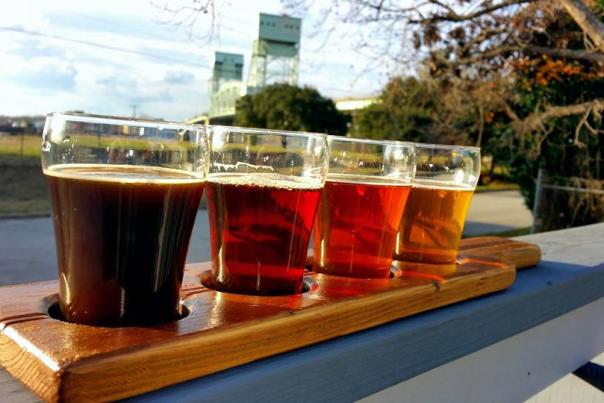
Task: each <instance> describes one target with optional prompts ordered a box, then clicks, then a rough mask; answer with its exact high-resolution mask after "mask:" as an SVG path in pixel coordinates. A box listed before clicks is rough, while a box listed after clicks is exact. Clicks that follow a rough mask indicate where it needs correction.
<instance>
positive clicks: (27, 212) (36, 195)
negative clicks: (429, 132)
mask: <svg viewBox="0 0 604 403" xmlns="http://www.w3.org/2000/svg"><path fill="white" fill-rule="evenodd" d="M90 141H91V142H93V143H95V145H96V142H97V141H98V139H97V137H96V136H91V137H90ZM130 145H132V144H130ZM40 152H41V137H40V135H38V134H36V135H24V136H21V135H16V136H10V135H0V218H5V217H27V216H36V215H44V214H49V213H50V205H49V201H48V195H47V193H46V182H45V180H44V177H43V175H42V170H41V167H40ZM515 189H518V185H516V184H511V183H505V182H492V183H489V184H488V185H479V186H478V187H477V188H476V192H488V191H497V190H515ZM203 202H205V199H204V200H203ZM203 202H202V203H203ZM204 204H205V203H204Z"/></svg>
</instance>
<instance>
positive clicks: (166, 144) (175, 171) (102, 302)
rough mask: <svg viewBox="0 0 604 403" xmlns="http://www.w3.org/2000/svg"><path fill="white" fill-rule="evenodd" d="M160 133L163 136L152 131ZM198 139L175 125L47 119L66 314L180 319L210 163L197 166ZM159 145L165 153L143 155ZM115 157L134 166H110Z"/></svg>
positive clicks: (117, 321)
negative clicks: (182, 290) (184, 281)
mask: <svg viewBox="0 0 604 403" xmlns="http://www.w3.org/2000/svg"><path fill="white" fill-rule="evenodd" d="M157 131H161V133H162V135H163V138H162V139H157V138H156V137H155V136H154V134H155V133H157ZM149 135H153V139H149V137H148V136H149ZM184 135H186V136H187V139H185V138H184ZM205 139H206V137H205V133H202V132H200V131H199V130H198V129H197V128H195V127H192V126H187V125H182V124H170V123H167V122H161V123H157V122H145V121H135V120H123V119H117V118H108V117H106V118H102V117H98V116H87V115H64V114H53V115H50V116H49V117H48V119H47V124H46V127H45V131H44V141H43V153H42V162H43V164H42V165H43V170H44V174H45V176H46V179H47V183H48V190H49V195H50V200H51V202H52V213H53V223H54V229H55V239H56V246H57V258H58V267H59V297H60V298H59V299H60V302H59V304H60V310H61V314H62V316H63V318H64V319H65V320H67V321H69V322H75V323H81V324H88V325H97V326H121V325H126V326H130V325H146V324H155V323H159V322H162V321H169V320H174V319H175V318H177V317H178V315H179V314H180V313H181V312H180V296H179V292H180V286H181V283H182V278H183V270H184V265H185V259H186V255H187V248H188V244H189V240H190V237H191V232H192V229H193V223H194V221H195V216H196V214H197V209H198V207H199V202H200V199H201V195H202V192H203V189H204V183H205V177H206V171H205V170H206V168H207V167H205V166H204V165H203V164H201V165H196V164H199V163H200V162H203V160H205V159H206V158H207V142H206V140H205ZM158 142H161V144H162V145H163V146H162V149H163V151H162V152H155V155H154V156H153V157H154V158H150V153H149V150H150V149H152V148H153V149H157V148H158V147H157V144H158ZM150 143H153V145H151V144H150ZM188 157H191V158H188ZM193 157H194V158H193ZM114 158H115V159H117V160H119V161H128V162H130V163H131V164H112V163H110V161H111V160H112V159H114ZM158 160H160V161H164V163H163V164H162V163H158V162H157V161H158ZM162 165H163V166H162ZM196 167H197V168H196Z"/></svg>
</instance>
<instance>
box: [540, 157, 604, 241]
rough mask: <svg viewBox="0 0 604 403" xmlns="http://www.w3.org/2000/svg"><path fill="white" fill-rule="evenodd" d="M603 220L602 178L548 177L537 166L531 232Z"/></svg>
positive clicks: (603, 196) (603, 197) (603, 193)
mask: <svg viewBox="0 0 604 403" xmlns="http://www.w3.org/2000/svg"><path fill="white" fill-rule="evenodd" d="M603 221H604V181H602V180H598V179H589V178H577V177H571V178H566V177H560V176H550V175H548V174H547V172H545V170H543V169H540V170H539V175H538V177H537V188H536V191H535V202H534V204H533V226H532V232H533V233H536V232H544V231H553V230H556V229H562V228H570V227H578V226H581V225H588V224H594V223H597V222H603Z"/></svg>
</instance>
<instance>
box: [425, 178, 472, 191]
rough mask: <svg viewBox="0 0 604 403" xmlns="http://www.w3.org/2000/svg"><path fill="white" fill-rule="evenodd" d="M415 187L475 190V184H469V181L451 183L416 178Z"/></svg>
mask: <svg viewBox="0 0 604 403" xmlns="http://www.w3.org/2000/svg"><path fill="white" fill-rule="evenodd" d="M413 187H416V188H423V189H437V190H455V191H467V192H472V191H474V186H472V185H468V184H467V183H451V182H443V181H438V180H425V179H416V180H415V181H414V182H413Z"/></svg>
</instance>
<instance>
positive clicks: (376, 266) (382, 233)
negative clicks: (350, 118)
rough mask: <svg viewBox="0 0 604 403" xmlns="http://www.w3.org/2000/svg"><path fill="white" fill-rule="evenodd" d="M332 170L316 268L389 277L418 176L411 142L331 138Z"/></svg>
mask: <svg viewBox="0 0 604 403" xmlns="http://www.w3.org/2000/svg"><path fill="white" fill-rule="evenodd" d="M329 145H330V152H331V157H330V158H331V160H330V171H329V173H328V175H327V182H326V183H325V189H324V191H323V194H322V195H321V201H320V203H319V212H318V213H317V218H316V222H315V232H314V245H313V248H314V270H315V271H318V272H320V273H326V274H332V275H338V276H347V277H361V278H387V277H389V276H390V266H391V264H392V255H393V254H394V249H395V246H396V236H397V232H398V229H399V225H400V218H401V215H402V214H403V210H404V208H405V204H406V202H407V197H408V195H409V192H410V190H411V180H412V178H413V146H412V145H411V144H409V143H400V142H386V141H372V140H362V139H350V138H338V137H332V136H330V137H329Z"/></svg>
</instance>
